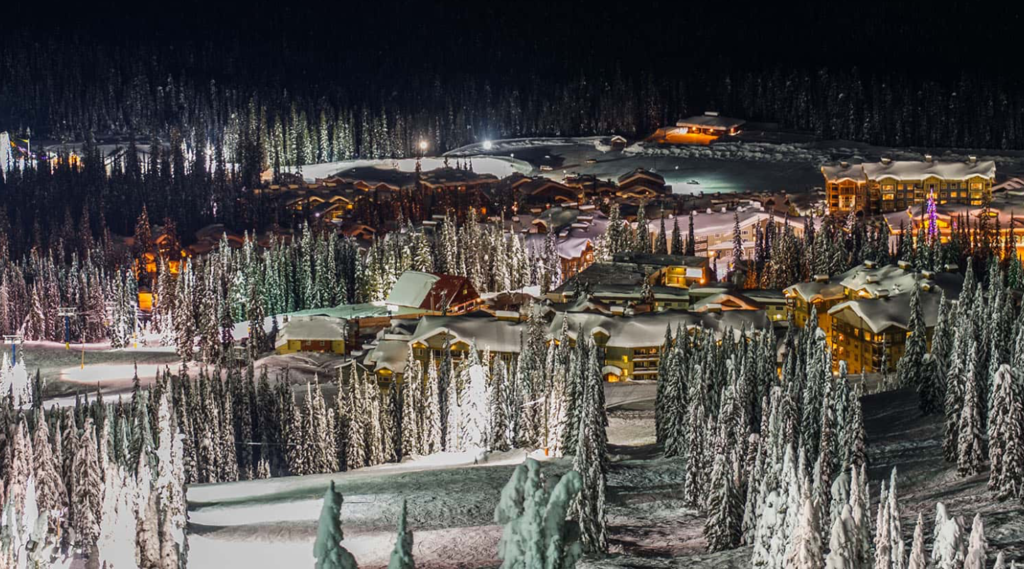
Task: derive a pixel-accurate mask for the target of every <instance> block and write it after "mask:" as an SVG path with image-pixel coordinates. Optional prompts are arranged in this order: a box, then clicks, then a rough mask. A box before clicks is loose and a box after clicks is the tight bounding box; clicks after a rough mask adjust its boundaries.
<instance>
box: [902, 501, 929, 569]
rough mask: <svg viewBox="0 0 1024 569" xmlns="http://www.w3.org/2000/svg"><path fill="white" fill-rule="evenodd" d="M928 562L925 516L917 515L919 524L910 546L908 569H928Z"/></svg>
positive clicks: (915, 527)
mask: <svg viewBox="0 0 1024 569" xmlns="http://www.w3.org/2000/svg"><path fill="white" fill-rule="evenodd" d="M927 568H928V560H927V559H926V558H925V556H924V514H921V513H918V514H917V524H916V525H915V526H914V541H913V543H911V545H910V557H909V558H908V559H907V569H927Z"/></svg>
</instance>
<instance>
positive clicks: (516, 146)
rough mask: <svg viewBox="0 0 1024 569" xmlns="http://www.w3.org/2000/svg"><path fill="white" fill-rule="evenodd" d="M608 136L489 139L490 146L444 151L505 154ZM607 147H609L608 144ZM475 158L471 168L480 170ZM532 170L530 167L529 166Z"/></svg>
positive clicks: (594, 142)
mask: <svg viewBox="0 0 1024 569" xmlns="http://www.w3.org/2000/svg"><path fill="white" fill-rule="evenodd" d="M607 138H608V137H602V136H581V137H544V136H534V137H528V138H504V139H501V140H492V141H489V143H490V148H484V143H483V142H476V143H473V144H467V145H465V146H460V147H459V148H456V149H454V150H449V151H448V152H445V153H444V155H445V156H459V157H464V156H477V155H484V154H488V155H489V154H506V153H514V152H515V151H516V150H527V149H533V148H544V147H549V146H578V145H583V146H590V145H594V146H595V148H596V147H597V146H596V145H597V144H599V143H601V141H602V140H603V139H607ZM609 149H611V147H610V146H609ZM476 160H477V159H476V158H473V170H475V171H477V172H480V170H479V169H478V168H477V167H476ZM531 170H532V168H531ZM524 173H525V172H524Z"/></svg>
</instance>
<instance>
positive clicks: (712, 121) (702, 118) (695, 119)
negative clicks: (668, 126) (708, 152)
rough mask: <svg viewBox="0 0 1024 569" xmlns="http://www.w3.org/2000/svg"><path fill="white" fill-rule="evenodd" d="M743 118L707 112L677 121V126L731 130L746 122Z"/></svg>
mask: <svg viewBox="0 0 1024 569" xmlns="http://www.w3.org/2000/svg"><path fill="white" fill-rule="evenodd" d="M746 122H747V121H745V120H743V119H734V118H729V117H722V116H719V115H718V113H705V114H703V115H697V116H692V117H689V118H685V119H682V120H679V121H676V126H677V127H684V126H685V127H697V128H715V129H724V130H729V129H731V128H735V127H738V126H740V125H743V124H746Z"/></svg>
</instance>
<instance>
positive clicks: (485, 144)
mask: <svg viewBox="0 0 1024 569" xmlns="http://www.w3.org/2000/svg"><path fill="white" fill-rule="evenodd" d="M493 146H494V145H493V144H491V141H490V140H485V141H484V150H490V149H491V147H493Z"/></svg>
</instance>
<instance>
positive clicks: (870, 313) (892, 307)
mask: <svg viewBox="0 0 1024 569" xmlns="http://www.w3.org/2000/svg"><path fill="white" fill-rule="evenodd" d="M911 296H912V295H911V294H910V293H907V294H900V295H897V296H893V297H888V298H864V299H860V300H848V301H846V302H842V303H840V304H837V305H835V306H833V307H832V308H831V309H830V310H829V311H828V313H829V314H830V315H832V316H838V315H840V314H841V313H842V312H844V311H850V312H852V313H853V314H855V315H856V316H857V317H858V318H860V319H861V320H863V322H864V324H865V325H866V326H867V327H868V328H869V329H870V330H871V331H872V333H875V334H880V333H882V332H884V331H886V330H888V329H889V328H893V327H895V328H899V329H902V330H908V327H909V322H910V297H911ZM941 298H942V293H941V292H939V291H937V290H931V291H927V292H926V291H923V290H922V291H921V296H920V299H921V313H922V315H923V316H924V325H925V327H926V328H932V327H934V326H935V324H936V322H937V321H938V318H939V300H940V299H941Z"/></svg>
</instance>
